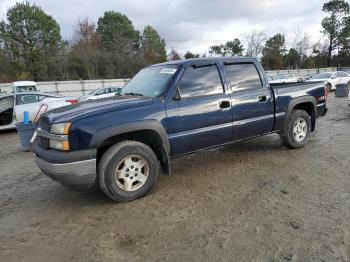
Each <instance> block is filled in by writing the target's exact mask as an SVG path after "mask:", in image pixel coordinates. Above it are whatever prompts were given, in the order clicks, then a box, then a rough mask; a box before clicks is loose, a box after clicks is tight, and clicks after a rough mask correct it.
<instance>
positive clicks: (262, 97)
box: [258, 96, 267, 103]
mask: <svg viewBox="0 0 350 262" xmlns="http://www.w3.org/2000/svg"><path fill="white" fill-rule="evenodd" d="M266 101H267V97H266V96H258V102H259V103H263V102H266Z"/></svg>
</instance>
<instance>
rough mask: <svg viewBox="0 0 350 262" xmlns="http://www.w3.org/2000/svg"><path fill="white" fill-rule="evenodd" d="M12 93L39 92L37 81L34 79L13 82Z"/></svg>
mask: <svg viewBox="0 0 350 262" xmlns="http://www.w3.org/2000/svg"><path fill="white" fill-rule="evenodd" d="M11 87H12V93H21V92H37V91H38V89H37V86H36V83H35V82H33V81H17V82H13V83H11Z"/></svg>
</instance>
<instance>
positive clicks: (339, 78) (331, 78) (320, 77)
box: [305, 71, 350, 90]
mask: <svg viewBox="0 0 350 262" xmlns="http://www.w3.org/2000/svg"><path fill="white" fill-rule="evenodd" d="M320 81H323V82H324V83H325V84H326V85H328V86H329V88H330V90H335V89H336V85H338V84H346V83H348V81H350V75H349V74H347V73H345V72H343V71H336V72H324V73H319V74H316V75H313V76H311V77H310V78H309V79H308V80H306V81H305V82H320Z"/></svg>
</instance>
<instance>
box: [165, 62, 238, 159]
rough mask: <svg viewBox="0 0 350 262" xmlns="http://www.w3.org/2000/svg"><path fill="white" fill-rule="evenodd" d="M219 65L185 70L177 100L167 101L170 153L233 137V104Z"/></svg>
mask: <svg viewBox="0 0 350 262" xmlns="http://www.w3.org/2000/svg"><path fill="white" fill-rule="evenodd" d="M222 79H223V78H222V76H221V75H220V72H219V70H218V67H217V65H216V64H194V65H191V66H188V67H187V68H186V69H185V72H184V73H183V75H182V77H181V79H180V80H179V84H178V87H177V94H176V96H175V99H172V100H171V101H168V102H167V103H166V114H167V132H168V134H169V140H170V145H171V150H172V152H171V155H179V154H183V153H188V152H191V151H195V150H198V149H202V148H208V147H211V146H215V145H219V144H223V143H226V142H229V141H230V140H231V139H232V107H231V102H230V94H227V93H226V92H225V89H224V86H223V82H222Z"/></svg>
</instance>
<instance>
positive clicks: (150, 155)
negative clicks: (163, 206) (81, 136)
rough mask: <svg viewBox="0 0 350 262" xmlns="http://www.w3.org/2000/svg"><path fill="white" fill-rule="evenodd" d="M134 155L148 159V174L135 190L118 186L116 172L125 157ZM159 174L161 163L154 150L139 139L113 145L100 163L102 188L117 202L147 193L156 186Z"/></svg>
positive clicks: (99, 175)
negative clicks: (127, 189) (138, 140)
mask: <svg viewBox="0 0 350 262" xmlns="http://www.w3.org/2000/svg"><path fill="white" fill-rule="evenodd" d="M133 155H138V156H140V157H142V158H143V159H144V160H145V161H146V163H147V165H148V176H147V180H146V182H144V184H143V185H142V186H141V187H140V188H138V189H136V190H135V191H126V190H123V189H122V188H121V187H120V186H118V184H117V180H116V177H115V172H116V169H117V167H118V164H120V162H121V161H122V160H123V159H125V158H126V157H128V156H133ZM158 175H159V163H158V160H157V157H156V155H155V154H154V152H153V150H152V149H151V148H150V147H149V146H147V145H145V144H143V143H140V142H137V141H130V140H128V141H123V142H120V143H117V144H115V145H113V146H111V147H110V148H109V149H108V150H107V151H106V152H105V153H104V154H103V156H102V157H101V159H100V161H99V164H98V179H99V185H100V188H101V190H102V191H103V192H104V193H105V194H106V195H107V196H108V197H110V198H111V199H112V200H114V201H117V202H128V201H132V200H135V199H137V198H140V197H142V196H144V195H146V194H147V193H148V192H149V191H150V190H151V189H152V188H153V187H154V185H155V183H156V180H157V177H158ZM131 178H132V177H131Z"/></svg>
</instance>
